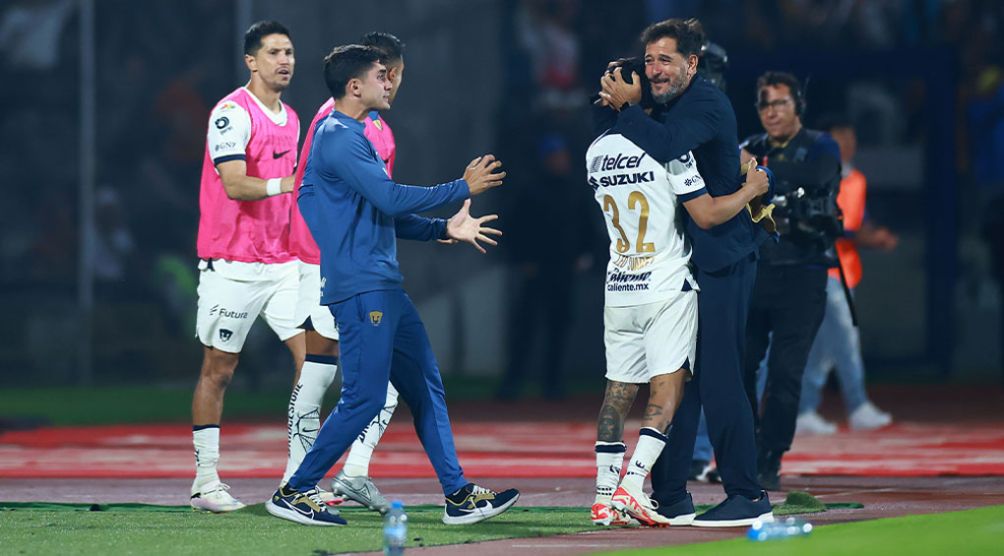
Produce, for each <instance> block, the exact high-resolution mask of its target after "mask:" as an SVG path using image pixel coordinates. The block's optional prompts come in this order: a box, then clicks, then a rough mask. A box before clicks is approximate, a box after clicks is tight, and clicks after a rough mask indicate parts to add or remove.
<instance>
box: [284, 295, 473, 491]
mask: <svg viewBox="0 0 1004 556" xmlns="http://www.w3.org/2000/svg"><path fill="white" fill-rule="evenodd" d="M329 309H330V310H331V313H332V314H333V315H334V317H335V321H336V322H337V323H338V333H339V336H340V339H339V342H340V351H341V357H340V359H341V371H342V396H341V399H339V400H338V405H337V406H336V407H335V409H334V411H332V412H331V414H330V415H329V416H328V418H327V419H326V420H325V421H324V424H323V425H322V426H321V430H320V431H318V433H317V440H316V441H315V442H314V445H313V446H312V447H311V448H310V451H308V452H307V455H306V456H304V458H303V463H301V464H300V467H299V469H297V470H296V473H294V474H293V476H292V477H291V478H290V480H289V486H290V487H291V488H293V489H295V490H298V491H304V490H309V489H312V488H314V487H315V486H316V485H317V484H318V482H320V480H321V479H322V478H324V475H325V474H326V473H327V472H328V471H329V470H330V469H331V466H333V465H334V464H335V462H337V461H338V458H340V457H342V454H343V453H345V451H346V450H348V448H349V446H351V445H352V442H354V441H355V439H356V437H358V436H359V434H360V433H361V432H362V430H363V429H364V428H365V427H366V425H368V424H369V422H370V421H372V420H373V418H374V417H376V415H377V414H378V413H379V412H380V410H381V409H382V408H383V405H384V402H385V401H386V398H387V382H388V379H389V380H390V382H391V383H392V384H393V385H394V387H395V388H397V390H398V392H400V393H401V397H402V398H403V399H404V401H405V402H406V403H407V404H408V407H409V409H411V413H412V415H413V416H414V419H415V431H416V432H417V433H418V438H419V440H421V442H422V447H424V448H425V453H426V455H427V456H428V457H429V461H430V463H432V467H433V468H434V469H435V470H436V475H437V476H438V477H439V483H440V485H441V486H442V487H443V493H444V494H451V493H453V492H455V491H457V490H459V489H460V488H462V487H464V486H465V485H466V484H467V480H466V479H465V478H464V471H463V469H461V468H460V463H459V462H458V461H457V451H456V448H455V447H454V445H453V430H452V429H451V428H450V418H449V415H447V411H446V399H445V390H444V389H443V379H442V377H441V376H440V374H439V365H438V364H437V363H436V357H435V355H433V353H432V345H431V344H430V343H429V337H428V335H427V334H426V332H425V326H424V325H423V324H422V320H421V319H420V318H419V316H418V311H416V310H415V306H414V304H413V303H412V302H411V298H409V297H408V294H406V293H405V292H404V290H402V289H393V290H377V291H371V292H366V293H361V294H359V295H356V296H353V297H350V298H348V299H346V300H344V301H340V302H338V303H335V304H332V305H330V306H329Z"/></svg>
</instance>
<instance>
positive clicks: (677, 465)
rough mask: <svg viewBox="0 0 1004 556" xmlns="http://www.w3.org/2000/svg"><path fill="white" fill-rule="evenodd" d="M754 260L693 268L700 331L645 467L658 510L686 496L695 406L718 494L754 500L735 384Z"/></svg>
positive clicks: (746, 412) (746, 423)
mask: <svg viewBox="0 0 1004 556" xmlns="http://www.w3.org/2000/svg"><path fill="white" fill-rule="evenodd" d="M756 273H757V261H756V255H755V254H751V255H750V256H749V257H746V258H744V259H743V260H741V261H739V262H737V263H735V264H733V265H731V266H728V267H726V268H724V269H722V270H720V271H716V272H704V271H701V270H700V269H698V272H697V283H698V284H699V285H700V286H701V293H700V296H699V297H698V305H697V307H698V318H699V324H700V328H699V330H698V334H697V362H696V372H695V375H694V379H693V380H691V381H690V382H689V383H687V386H686V387H685V389H684V393H683V401H682V402H681V403H680V407H679V409H677V411H676V415H675V416H674V417H673V424H672V427H671V429H670V431H669V441H668V442H667V443H666V448H665V450H663V452H662V455H661V456H659V459H658V460H657V461H656V463H655V466H654V467H653V469H652V487H653V489H654V491H655V492H654V493H653V498H654V499H655V500H657V501H658V502H659V503H660V504H661V505H663V506H665V505H669V504H674V503H676V502H679V501H680V500H682V499H683V498H685V497H686V495H687V477H688V475H689V473H690V462H691V459H692V457H693V454H694V441H695V439H696V437H697V425H698V422H699V421H700V418H701V407H702V406H703V407H704V414H705V416H706V417H707V421H708V432H709V434H710V436H711V444H712V446H714V450H715V460H716V462H717V463H718V471H719V473H721V477H722V483H724V486H725V493H726V494H728V495H729V496H732V495H741V496H745V497H747V498H751V499H753V498H758V497H759V496H760V483H759V482H758V481H757V467H756V457H757V451H756V437H755V436H754V430H753V410H752V408H751V407H750V403H749V399H748V398H747V397H746V389H745V387H744V385H743V369H742V364H743V350H744V345H745V343H746V318H747V316H748V315H749V306H750V297H751V296H752V293H753V284H754V282H755V280H756Z"/></svg>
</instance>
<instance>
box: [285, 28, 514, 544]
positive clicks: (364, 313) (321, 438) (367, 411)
mask: <svg viewBox="0 0 1004 556" xmlns="http://www.w3.org/2000/svg"><path fill="white" fill-rule="evenodd" d="M380 56H381V54H380V52H379V51H378V50H376V49H373V48H372V47H365V46H360V45H349V46H343V47H338V48H336V49H334V50H333V51H332V53H331V54H330V55H328V57H327V58H325V64H324V76H325V81H326V82H327V84H328V88H329V90H330V91H331V95H332V97H333V98H334V99H335V109H334V111H333V112H332V113H331V115H330V116H328V117H327V118H325V119H324V120H321V121H320V122H318V124H317V127H316V129H315V130H313V133H314V140H313V146H312V148H311V151H310V155H309V158H308V160H307V166H306V171H305V174H304V179H303V184H302V186H301V189H300V195H299V201H298V202H299V206H300V211H301V212H302V214H303V217H304V219H305V220H306V222H307V225H308V227H309V228H310V231H311V234H312V235H313V236H314V239H315V240H316V241H317V244H318V247H319V248H320V251H321V277H322V282H321V284H322V285H321V287H322V292H321V303H322V304H324V305H328V308H329V309H330V310H331V313H332V314H333V315H334V317H335V320H336V322H337V323H338V330H339V334H340V336H341V365H342V366H341V368H342V393H341V399H340V400H339V402H338V405H337V406H336V407H335V409H334V411H332V413H331V415H330V416H329V417H328V419H327V420H326V421H325V422H324V425H322V426H321V429H320V431H319V432H318V435H317V440H316V442H315V443H314V445H313V447H312V448H311V449H310V451H309V452H307V454H306V456H305V457H304V459H303V462H302V463H301V465H300V467H299V469H297V471H296V472H295V473H294V474H293V476H292V477H291V478H290V480H289V482H288V483H287V484H286V485H285V486H284V487H282V488H280V489H279V490H277V491H276V492H275V494H274V495H273V496H272V498H271V499H270V500H269V502H268V503H267V504H266V509H267V510H268V511H269V513H271V514H272V515H275V516H277V517H282V518H284V519H289V520H292V521H297V522H300V523H305V524H310V525H344V524H345V520H344V519H343V518H342V517H341V516H339V515H338V513H337V511H335V510H332V509H329V508H328V507H327V506H325V505H324V504H323V503H321V501H320V499H319V498H318V496H317V492H318V491H317V483H318V481H320V480H321V479H322V478H323V477H324V475H325V473H327V472H328V470H329V469H330V468H331V466H332V465H334V464H335V462H336V461H338V459H339V458H340V457H341V456H342V454H343V453H344V452H345V451H346V450H347V449H348V448H349V446H350V445H351V444H352V442H353V441H354V440H355V439H356V437H357V436H358V435H359V433H360V432H361V431H362V430H363V428H364V427H366V425H367V424H368V423H369V422H370V421H371V420H372V419H373V418H374V417H375V416H376V415H377V413H378V412H379V411H380V409H381V408H382V407H383V405H384V401H385V399H386V395H387V382H388V379H389V380H390V382H391V383H393V384H394V386H395V387H396V388H397V390H398V391H399V392H400V394H401V397H402V398H403V399H404V400H405V402H407V404H408V406H409V407H410V408H411V412H412V414H413V416H414V420H415V430H416V431H417V433H418V437H419V439H420V440H421V442H422V446H423V447H424V448H425V452H426V454H427V455H428V457H429V461H430V462H431V463H432V466H433V468H434V469H435V471H436V475H437V476H438V477H439V482H440V484H441V486H442V488H443V493H444V494H445V496H446V511H445V514H444V516H443V522H444V523H446V524H448V525H457V524H467V523H476V522H478V521H482V520H484V519H487V518H489V517H492V516H495V515H498V514H500V513H502V512H504V511H505V510H506V509H508V508H509V507H510V506H512V504H514V503H515V502H516V499H517V498H518V497H519V492H518V491H516V490H515V489H510V490H506V491H503V492H494V491H491V490H489V489H486V488H482V487H480V486H477V485H474V484H473V483H469V482H468V481H467V479H466V478H465V477H464V473H463V470H462V469H461V468H460V464H459V462H458V461H457V454H456V449H455V448H454V444H453V432H452V430H451V428H450V420H449V416H448V414H447V410H446V401H445V393H444V390H443V382H442V378H441V377H440V374H439V367H438V365H437V363H436V358H435V356H434V355H433V353H432V346H431V345H430V344H429V338H428V336H427V335H426V332H425V327H424V326H423V324H422V321H421V319H420V318H419V316H418V312H417V311H416V310H415V306H414V305H413V303H412V301H411V299H410V298H409V297H408V295H407V294H406V293H405V292H404V290H403V289H402V286H401V284H402V281H403V279H402V276H401V272H400V270H399V268H398V263H397V242H396V238H398V237H399V238H404V239H414V240H420V241H430V240H436V239H441V240H454V241H463V242H467V243H471V244H473V245H474V246H475V247H476V248H477V249H478V250H479V251H481V252H484V249H483V248H482V247H481V246H480V245H479V243H478V242H479V241H480V242H484V243H487V244H489V245H495V241H494V240H492V239H491V238H489V237H488V235H500V234H501V233H500V232H498V231H497V230H494V229H492V228H488V227H485V226H484V224H485V223H486V222H489V221H491V220H494V219H495V218H497V217H496V216H495V215H490V216H485V217H481V218H473V217H471V216H470V214H469V207H470V201H465V203H464V206H463V208H461V209H460V211H459V212H457V214H455V215H454V216H453V217H451V218H450V219H449V220H443V219H441V218H425V217H422V216H418V215H416V214H415V213H417V212H422V211H427V210H430V209H434V208H436V207H440V206H442V205H446V204H449V203H454V202H457V201H461V200H464V199H468V198H469V197H471V196H473V195H477V194H479V193H481V192H483V191H485V190H487V189H490V188H492V187H496V186H498V185H501V183H502V178H503V177H504V176H505V173H504V172H500V171H498V170H499V167H500V165H501V164H500V163H499V162H498V161H496V160H495V159H494V157H492V156H491V155H486V156H484V157H479V158H477V159H475V160H474V161H472V162H471V164H470V165H469V166H468V167H467V168H466V171H465V172H464V178H463V179H458V180H455V181H452V182H449V183H444V184H441V185H437V186H433V187H416V186H407V185H399V184H397V183H394V182H393V181H392V180H391V179H390V178H389V177H388V176H387V172H386V170H385V168H384V165H383V162H382V161H381V160H380V158H379V156H378V155H377V153H376V151H375V149H374V148H373V145H372V143H370V141H369V140H368V139H366V137H365V136H364V135H363V129H364V125H363V123H362V120H363V119H364V118H365V117H366V116H367V114H369V112H370V111H371V110H386V109H387V108H388V107H389V106H388V95H389V91H390V82H389V81H387V79H386V68H385V67H384V65H383V64H382V63H380Z"/></svg>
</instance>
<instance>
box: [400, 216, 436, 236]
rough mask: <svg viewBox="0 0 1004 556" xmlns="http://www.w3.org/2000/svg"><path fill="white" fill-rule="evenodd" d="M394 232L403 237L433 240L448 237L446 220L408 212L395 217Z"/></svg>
mask: <svg viewBox="0 0 1004 556" xmlns="http://www.w3.org/2000/svg"><path fill="white" fill-rule="evenodd" d="M394 234H395V235H396V236H397V237H399V238H401V239H413V240H416V241H432V240H434V239H446V220H445V219H443V218H425V217H424V216H418V215H417V214H406V215H404V216H398V217H397V218H395V219H394Z"/></svg>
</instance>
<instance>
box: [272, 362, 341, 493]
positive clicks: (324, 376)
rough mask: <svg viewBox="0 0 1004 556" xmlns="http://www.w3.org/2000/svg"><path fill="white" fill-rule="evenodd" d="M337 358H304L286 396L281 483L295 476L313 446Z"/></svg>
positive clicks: (336, 366) (333, 376) (332, 379)
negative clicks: (285, 449)
mask: <svg viewBox="0 0 1004 556" xmlns="http://www.w3.org/2000/svg"><path fill="white" fill-rule="evenodd" d="M337 361H338V360H337V359H336V358H335V357H330V356H323V355H307V359H306V360H305V361H304V362H303V368H302V369H301V370H300V380H299V381H298V382H297V383H296V386H295V387H294V388H293V393H292V395H290V397H289V413H288V419H287V421H286V437H287V441H288V444H289V457H288V459H287V460H286V471H285V472H284V473H283V475H282V484H286V482H287V481H289V478H290V477H292V476H293V473H296V470H297V468H298V467H300V463H301V462H302V461H303V457H304V456H305V455H307V451H308V450H310V447H311V446H313V445H314V440H316V439H317V431H318V430H320V428H321V401H323V399H324V393H325V392H327V391H328V387H329V386H331V383H332V382H334V380H335V374H336V373H337V372H338V365H337Z"/></svg>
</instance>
